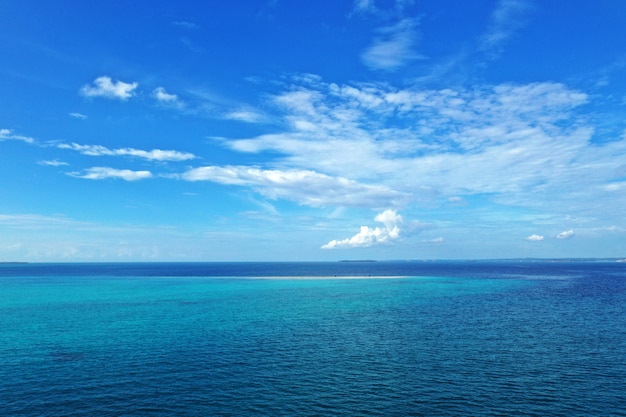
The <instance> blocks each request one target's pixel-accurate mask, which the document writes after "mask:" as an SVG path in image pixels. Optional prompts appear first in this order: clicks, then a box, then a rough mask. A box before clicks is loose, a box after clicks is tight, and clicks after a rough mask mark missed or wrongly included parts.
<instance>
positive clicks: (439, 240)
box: [422, 236, 445, 245]
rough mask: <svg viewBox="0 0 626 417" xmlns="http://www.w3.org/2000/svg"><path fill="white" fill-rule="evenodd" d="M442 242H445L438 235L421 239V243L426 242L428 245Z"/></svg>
mask: <svg viewBox="0 0 626 417" xmlns="http://www.w3.org/2000/svg"><path fill="white" fill-rule="evenodd" d="M443 242H445V240H444V238H442V237H441V236H440V237H436V238H434V239H429V240H422V243H427V244H430V245H436V244H439V243H443Z"/></svg>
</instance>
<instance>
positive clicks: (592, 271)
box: [0, 260, 626, 417]
mask: <svg viewBox="0 0 626 417" xmlns="http://www.w3.org/2000/svg"><path fill="white" fill-rule="evenodd" d="M0 415H2V416H568V417H570V416H626V263H619V262H615V261H614V260H611V261H609V260H605V261H559V262H555V261H552V262H549V261H536V260H525V261H492V262H486V261H480V262H470V261H456V262H443V261H438V262H417V261H413V262H335V263H184V264H183V263H145V264H138V263H133V264H93V263H92V264H23V265H17V264H0Z"/></svg>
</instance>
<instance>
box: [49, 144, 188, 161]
mask: <svg viewBox="0 0 626 417" xmlns="http://www.w3.org/2000/svg"><path fill="white" fill-rule="evenodd" d="M57 147H58V148H59V149H71V150H74V151H78V152H80V153H82V154H83V155H89V156H132V157H137V158H143V159H147V160H150V161H187V160H190V159H194V158H196V156H195V155H194V154H192V153H188V152H179V151H172V150H161V149H152V150H150V151H145V150H142V149H134V148H119V149H109V148H107V147H105V146H101V145H79V144H77V143H71V144H65V143H63V144H59V145H57Z"/></svg>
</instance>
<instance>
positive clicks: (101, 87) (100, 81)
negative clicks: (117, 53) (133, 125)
mask: <svg viewBox="0 0 626 417" xmlns="http://www.w3.org/2000/svg"><path fill="white" fill-rule="evenodd" d="M138 85H139V84H138V83H136V82H133V83H125V82H123V81H113V80H112V79H111V77H108V76H102V77H98V78H96V79H95V80H94V82H93V84H92V85H89V84H86V85H84V86H83V87H82V88H81V89H80V94H82V95H83V96H85V97H104V98H111V99H118V100H124V101H125V100H128V99H129V98H131V97H132V96H134V95H135V89H136V88H137V86H138Z"/></svg>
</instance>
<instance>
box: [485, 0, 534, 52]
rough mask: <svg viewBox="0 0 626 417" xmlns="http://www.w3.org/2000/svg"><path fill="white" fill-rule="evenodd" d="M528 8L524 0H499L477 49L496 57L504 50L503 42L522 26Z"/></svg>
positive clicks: (524, 22)
mask: <svg viewBox="0 0 626 417" xmlns="http://www.w3.org/2000/svg"><path fill="white" fill-rule="evenodd" d="M530 9H531V7H530V5H529V3H528V2H527V1H525V0H500V1H499V2H498V5H497V7H496V9H495V10H494V11H493V14H492V16H491V22H490V24H489V27H488V28H487V31H486V33H485V34H484V35H483V36H482V38H481V40H480V45H479V49H480V50H481V51H483V52H485V53H487V54H489V56H490V58H497V57H498V56H499V55H500V54H501V53H502V51H503V50H504V44H505V43H506V42H507V41H508V40H509V39H510V38H511V37H512V36H513V35H515V33H516V32H518V31H519V30H520V29H521V28H523V27H524V25H525V24H526V20H527V14H528V12H529V11H530Z"/></svg>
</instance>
